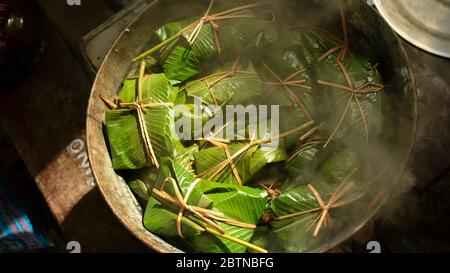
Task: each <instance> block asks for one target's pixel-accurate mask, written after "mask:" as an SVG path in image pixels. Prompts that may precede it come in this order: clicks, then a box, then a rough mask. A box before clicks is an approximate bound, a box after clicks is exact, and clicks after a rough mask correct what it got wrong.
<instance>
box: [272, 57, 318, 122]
mask: <svg viewBox="0 0 450 273" xmlns="http://www.w3.org/2000/svg"><path fill="white" fill-rule="evenodd" d="M263 66H264V68H265V69H266V70H267V71H268V72H269V73H270V74H271V75H272V77H273V78H274V79H275V80H276V81H275V82H265V84H266V85H270V86H273V89H272V90H270V92H273V91H274V90H275V89H276V88H277V87H279V86H282V87H283V88H284V89H285V90H286V92H287V93H288V96H289V98H290V99H291V101H292V103H293V104H294V105H295V106H296V107H299V108H300V109H301V110H302V112H303V113H304V115H305V116H306V117H307V118H308V119H309V120H314V119H313V117H312V115H311V113H310V112H309V110H308V108H307V107H306V104H305V103H304V102H303V101H302V100H301V99H300V98H299V97H298V96H297V95H296V94H295V92H294V91H293V90H292V89H291V87H301V88H304V89H307V90H311V87H310V86H308V85H306V80H293V79H294V78H295V77H297V76H298V75H300V74H301V73H304V72H306V69H300V70H298V71H296V72H294V73H293V74H292V75H290V76H288V77H287V78H286V79H284V80H283V79H281V78H280V76H278V75H277V74H276V73H275V72H274V71H273V69H271V68H270V67H269V66H268V65H267V64H266V63H265V62H263Z"/></svg>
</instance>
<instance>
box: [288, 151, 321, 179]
mask: <svg viewBox="0 0 450 273" xmlns="http://www.w3.org/2000/svg"><path fill="white" fill-rule="evenodd" d="M326 156H327V153H326V152H325V151H324V150H323V148H322V147H321V146H320V145H319V144H315V145H308V144H306V145H304V146H301V147H299V149H298V150H297V151H295V152H294V154H293V155H292V156H291V158H290V160H289V161H287V163H286V166H285V169H286V170H287V172H288V173H289V177H290V178H291V179H295V181H297V182H299V183H304V184H306V183H310V182H311V181H312V179H313V178H314V176H315V175H316V174H317V173H318V172H319V170H320V167H321V165H322V163H323V161H324V160H325V159H326Z"/></svg>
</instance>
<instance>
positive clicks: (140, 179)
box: [125, 168, 157, 201]
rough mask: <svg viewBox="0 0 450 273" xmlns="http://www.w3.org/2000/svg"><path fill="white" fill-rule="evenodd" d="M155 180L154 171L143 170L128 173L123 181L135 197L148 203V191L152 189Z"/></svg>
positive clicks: (155, 172) (150, 169)
mask: <svg viewBox="0 0 450 273" xmlns="http://www.w3.org/2000/svg"><path fill="white" fill-rule="evenodd" d="M156 178H157V171H156V169H153V168H144V169H139V170H133V171H130V173H129V174H128V175H127V176H126V179H125V180H126V181H127V182H128V186H129V187H130V189H131V191H132V192H133V193H134V194H135V195H137V196H138V197H139V198H141V199H142V200H144V201H148V199H149V189H151V188H153V185H154V183H155V181H156Z"/></svg>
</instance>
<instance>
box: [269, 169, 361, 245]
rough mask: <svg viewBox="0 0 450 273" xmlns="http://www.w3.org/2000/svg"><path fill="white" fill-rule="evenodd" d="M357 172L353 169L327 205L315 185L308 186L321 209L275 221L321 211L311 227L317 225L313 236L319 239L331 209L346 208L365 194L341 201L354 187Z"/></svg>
mask: <svg viewBox="0 0 450 273" xmlns="http://www.w3.org/2000/svg"><path fill="white" fill-rule="evenodd" d="M357 171H358V169H353V170H352V171H351V172H350V174H349V175H347V177H345V178H344V180H343V181H342V183H341V185H339V187H337V189H336V190H335V192H334V193H333V194H332V195H331V197H330V198H329V200H328V202H326V203H325V202H324V201H323V199H322V197H321V196H320V193H319V192H318V191H317V189H316V188H315V187H314V186H313V185H311V184H308V189H309V190H310V191H311V193H312V194H313V195H314V198H315V199H316V201H317V203H318V205H319V207H318V208H314V209H311V210H306V211H300V212H297V213H293V214H288V215H283V216H279V217H276V218H275V220H286V219H291V218H294V217H298V216H302V215H305V214H309V213H314V212H319V211H320V213H319V215H318V216H317V218H316V219H315V220H314V221H313V223H312V224H311V226H310V228H311V227H313V226H314V224H316V223H317V225H316V227H315V229H314V232H313V236H314V237H317V235H319V232H320V230H321V229H322V227H324V226H326V223H327V219H329V218H330V210H331V209H336V208H340V207H343V206H346V205H348V204H350V203H353V202H355V201H357V200H358V199H360V198H361V197H362V196H363V195H364V194H359V195H357V196H355V197H353V198H349V199H347V200H341V199H342V198H343V197H344V196H345V195H346V194H347V193H348V192H349V190H350V189H351V188H353V187H354V183H353V182H352V181H351V180H350V179H351V177H352V176H353V175H354V174H355V173H356V172H357Z"/></svg>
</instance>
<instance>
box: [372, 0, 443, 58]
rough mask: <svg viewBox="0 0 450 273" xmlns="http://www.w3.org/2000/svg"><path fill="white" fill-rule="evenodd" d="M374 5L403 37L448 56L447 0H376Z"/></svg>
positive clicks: (430, 50) (432, 51)
mask: <svg viewBox="0 0 450 273" xmlns="http://www.w3.org/2000/svg"><path fill="white" fill-rule="evenodd" d="M375 5H376V7H377V8H378V10H379V12H380V13H381V15H382V16H383V17H384V18H385V19H386V21H387V22H388V23H389V24H390V25H391V27H392V28H394V30H395V31H397V33H398V34H399V35H400V36H402V37H403V38H404V39H406V40H407V41H409V42H410V43H412V44H414V45H416V46H418V47H420V48H422V49H423V50H426V51H428V52H431V53H433V54H436V55H439V56H442V57H446V58H450V0H427V1H423V0H395V1H391V0H375Z"/></svg>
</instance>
